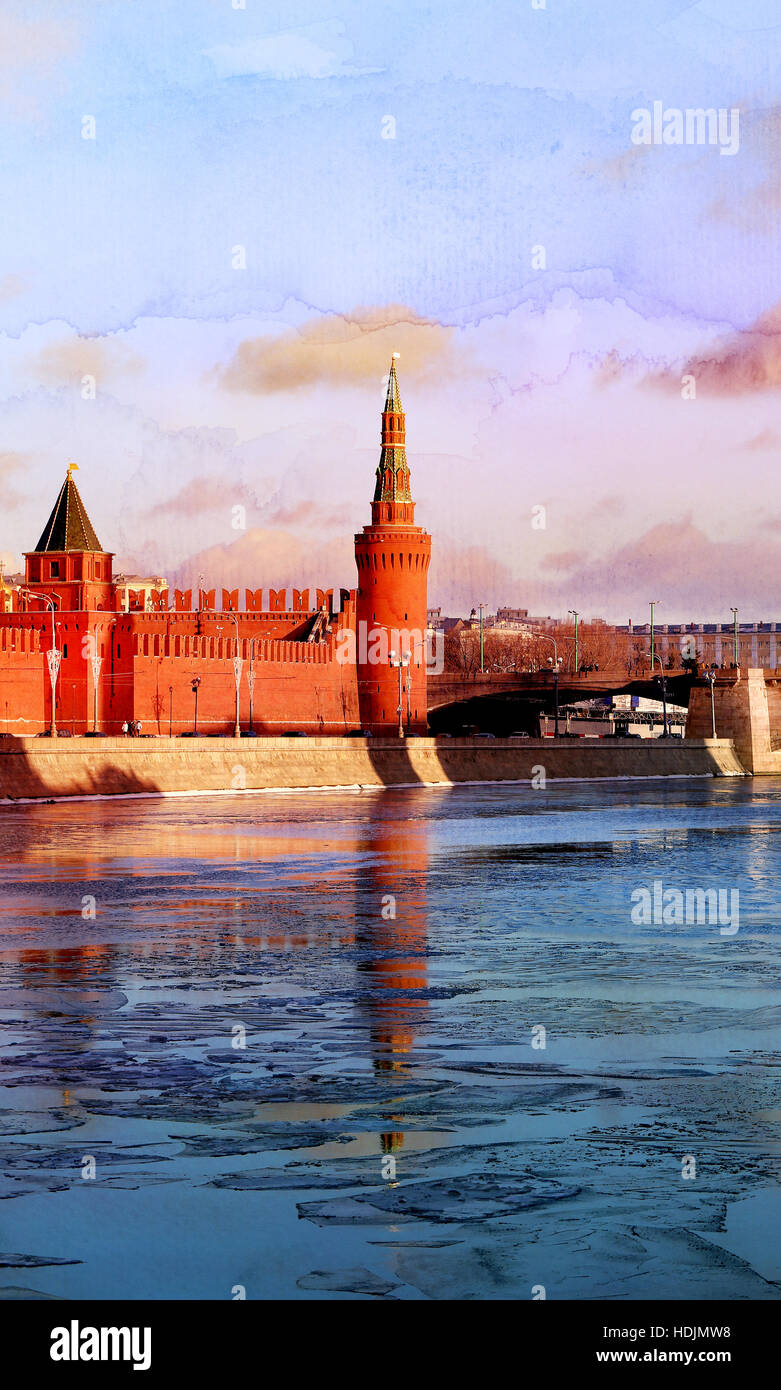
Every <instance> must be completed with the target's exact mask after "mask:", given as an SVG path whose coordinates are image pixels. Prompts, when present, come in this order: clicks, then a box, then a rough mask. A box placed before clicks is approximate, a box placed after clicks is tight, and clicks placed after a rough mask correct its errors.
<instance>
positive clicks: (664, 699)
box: [651, 652, 668, 738]
mask: <svg viewBox="0 0 781 1390" xmlns="http://www.w3.org/2000/svg"><path fill="white" fill-rule="evenodd" d="M655 659H656V660H657V661H658V662H659V670H660V671H661V673H662V674H661V677H660V678H659V679H661V682H662V738H667V736H668V733H667V677H666V676H665V674H664V666H663V665H662V658H661V657H660V656H659V654H658V652H657V654H656V658H655ZM653 669H654V668H653V666H652V667H651V674H652V675H653Z"/></svg>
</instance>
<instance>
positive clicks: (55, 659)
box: [20, 589, 62, 738]
mask: <svg viewBox="0 0 781 1390" xmlns="http://www.w3.org/2000/svg"><path fill="white" fill-rule="evenodd" d="M20 592H21V593H22V594H24V597H25V598H35V599H40V600H41V602H42V603H48V605H49V608H50V609H51V615H52V644H51V648H50V650H49V651H48V652H47V653H46V664H47V666H48V668H49V680H50V682H51V687H52V719H51V727H50V729H49V736H50V738H56V737H57V720H56V715H55V709H54V702H55V698H56V691H57V674H58V672H59V669H60V661H61V660H62V653H61V651H60V649H59V647H58V646H57V634H56V632H55V630H54V605H55V604H57V606H58V607H59V603H60V601H59V599H58V598H57V596H56V594H36V593H34V592H33V590H32V589H21V590H20Z"/></svg>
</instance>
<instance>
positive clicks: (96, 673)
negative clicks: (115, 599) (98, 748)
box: [90, 618, 117, 734]
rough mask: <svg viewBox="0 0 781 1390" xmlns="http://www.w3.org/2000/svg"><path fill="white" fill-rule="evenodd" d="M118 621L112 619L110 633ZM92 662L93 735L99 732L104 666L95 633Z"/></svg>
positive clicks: (109, 626)
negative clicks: (99, 686)
mask: <svg viewBox="0 0 781 1390" xmlns="http://www.w3.org/2000/svg"><path fill="white" fill-rule="evenodd" d="M116 621H117V620H116V618H112V619H111V622H110V623H109V625H108V630H109V631H110V630H111V628H112V627H113V626H114V624H115V622H116ZM90 661H91V665H92V686H93V713H92V732H93V734H96V733H97V732H98V682H99V681H100V670H101V667H102V665H103V657H102V656H101V655H100V653H99V652H98V637H97V632H95V633H94V634H93V646H92V657H91V659H90Z"/></svg>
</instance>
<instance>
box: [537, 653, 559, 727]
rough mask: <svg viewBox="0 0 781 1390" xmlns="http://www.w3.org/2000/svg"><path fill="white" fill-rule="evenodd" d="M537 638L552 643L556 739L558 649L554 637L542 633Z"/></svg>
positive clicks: (557, 721) (557, 720) (557, 719)
mask: <svg viewBox="0 0 781 1390" xmlns="http://www.w3.org/2000/svg"><path fill="white" fill-rule="evenodd" d="M539 636H540V641H541V642H552V643H553V708H554V711H555V715H554V726H553V728H554V734H553V737H554V738H558V736H559V650H558V647H557V646H556V638H555V637H546V636H545V634H544V633H540V634H539ZM548 660H549V661H550V657H548Z"/></svg>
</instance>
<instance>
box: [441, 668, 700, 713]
mask: <svg viewBox="0 0 781 1390" xmlns="http://www.w3.org/2000/svg"><path fill="white" fill-rule="evenodd" d="M664 674H665V681H666V685H667V699H668V701H669V703H670V704H673V705H688V703H689V694H690V691H691V687H692V683H693V681H694V679H695V676H694V675H693V673H692V672H691V671H688V670H686V671H665V673H664ZM607 695H644V696H646V698H647V699H650V700H658V699H660V698H661V690H660V683H659V676H658V674H657V675H656V677H655V678H654V677H652V676H651V672H650V670H645V671H637V672H634V673H631V674H628V673H627V670H626V667H623V669H617V668H614V669H612V670H611V669H608V670H605V671H585V672H583V673H582V674H578V673H577V672H572V671H560V672H559V704H560V705H572V704H576V703H577V702H578V701H580V700H597V699H602V698H604V697H605V696H607ZM472 700H522V701H526V702H528V703H529V704H531V705H534V707H535V708H537V709H544V710H546V711H550V710H552V709H553V706H554V703H555V681H554V677H553V672H552V671H550V670H547V671H546V670H543V671H507V672H503V671H471V672H464V671H442V672H441V674H439V675H430V676H429V678H428V712H429V715H431V714H432V713H434V712H435V711H437V710H445V709H447V708H448V707H452V706H456V705H463V704H466V703H467V702H469V701H472Z"/></svg>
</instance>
